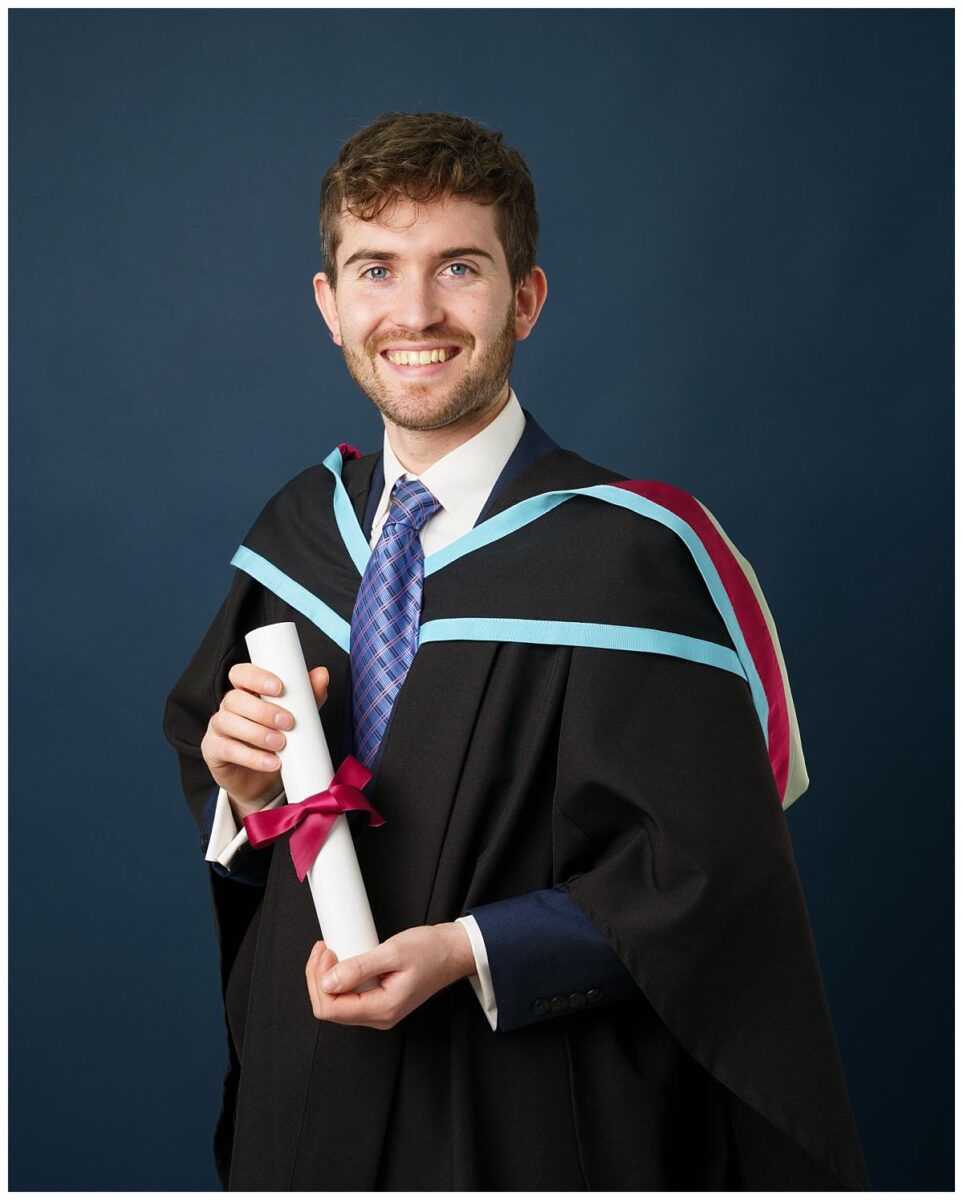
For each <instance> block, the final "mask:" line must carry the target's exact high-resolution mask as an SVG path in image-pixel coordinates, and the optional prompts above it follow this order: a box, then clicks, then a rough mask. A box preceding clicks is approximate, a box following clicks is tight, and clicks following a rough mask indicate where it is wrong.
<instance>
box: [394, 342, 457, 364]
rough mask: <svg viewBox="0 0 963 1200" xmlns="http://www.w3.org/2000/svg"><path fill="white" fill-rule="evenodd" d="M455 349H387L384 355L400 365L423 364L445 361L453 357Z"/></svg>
mask: <svg viewBox="0 0 963 1200" xmlns="http://www.w3.org/2000/svg"><path fill="white" fill-rule="evenodd" d="M454 354H455V351H452V350H443V349H438V348H437V347H436V348H435V349H434V350H388V351H386V352H385V357H386V358H387V359H388V361H389V362H393V363H397V364H398V366H400V367H413V366H419V367H420V366H425V365H427V364H428V363H435V362H447V361H448V359H449V358H453V357H454Z"/></svg>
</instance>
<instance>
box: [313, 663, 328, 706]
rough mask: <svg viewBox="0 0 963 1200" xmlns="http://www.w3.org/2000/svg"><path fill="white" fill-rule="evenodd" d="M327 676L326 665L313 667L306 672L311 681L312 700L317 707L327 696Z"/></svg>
mask: <svg viewBox="0 0 963 1200" xmlns="http://www.w3.org/2000/svg"><path fill="white" fill-rule="evenodd" d="M329 678H330V676H329V674H328V668H327V667H315V668H314V670H313V671H309V672H308V679H310V681H311V690H312V691H313V692H314V701H315V703H316V704H317V706H318V708H320V707H321V705H322V704H324V702H325V700H327V698H328V680H329Z"/></svg>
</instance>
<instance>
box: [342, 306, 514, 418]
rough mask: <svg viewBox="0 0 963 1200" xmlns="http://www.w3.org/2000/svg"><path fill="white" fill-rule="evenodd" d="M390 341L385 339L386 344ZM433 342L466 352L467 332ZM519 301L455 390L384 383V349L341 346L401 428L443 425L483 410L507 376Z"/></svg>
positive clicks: (358, 378) (365, 387) (362, 384)
mask: <svg viewBox="0 0 963 1200" xmlns="http://www.w3.org/2000/svg"><path fill="white" fill-rule="evenodd" d="M419 337H421V338H422V339H424V334H423V333H422V334H420V335H416V336H415V337H411V336H410V335H408V336H406V335H403V334H402V335H399V336H397V337H396V338H395V339H394V340H395V341H403V342H415V341H417V340H418V338H419ZM385 344H387V345H391V342H390V341H389V342H387V343H385V342H384V340H383V339H382V345H385ZM434 344H441V345H444V344H449V345H456V346H460V347H461V353H462V354H464V353H465V345H464V338H463V335H456V336H451V335H449V334H446V333H445V332H444V331H442V332H441V333H439V334H438V336H437V337H435V338H434ZM515 346H516V338H515V304H514V301H513V302H512V303H511V304H510V305H509V307H508V311H507V312H506V314H505V321H504V323H503V325H502V329H501V332H500V333H499V335H498V337H497V338H496V339H495V341H494V342H493V343H492V345H491V346H490V348H489V349H488V350H487V351H486V352H485V354H484V355H482V357H481V358H479V359H477V360H475V361H473V362H472V365H471V366H470V367H469V368H468V370H466V371H464V372H463V373H462V375H461V376H460V378H459V379H458V381H457V382H456V383H455V384H454V385H450V390H448V391H445V390H443V388H442V387H440V386H439V385H438V383H437V381H436V380H434V379H426V380H423V381H417V380H414V379H413V380H411V381H405V380H404V379H402V378H400V377H399V380H398V383H397V385H396V386H394V387H392V386H391V385H390V384H388V383H385V381H384V380H383V379H382V377H381V376H380V375H379V374H378V368H377V367H376V366H375V365H374V359H375V358H377V357H379V355H380V351H379V350H378V348H377V347H375V346H373V345H367V344H366V345H365V346H364V348H363V349H362V350H361V351H357V350H354V349H353V348H351V347H349V346H348V345H347V344H343V345H342V347H341V351H342V353H343V355H344V363H345V366H346V367H347V368H348V374H349V375H350V376H351V378H352V379H353V380H354V382H355V383H356V384H357V385H358V387H359V388H360V389H361V391H363V392H364V394H365V395H366V396H367V397H368V399H369V400H371V402H372V403H373V404H374V405H375V407H376V408H377V409H378V411H379V412H380V413H381V415H382V416H383V417H385V418H386V419H387V420H389V421H391V422H392V423H393V424H394V425H397V426H399V427H400V428H401V429H414V430H428V429H442V428H444V427H445V426H446V425H453V424H454V423H455V422H457V421H460V420H461V419H462V418H465V417H471V416H473V415H476V414H478V413H481V412H484V411H485V409H486V408H488V407H489V406H490V405H491V404H492V403H493V402H494V401H495V400H496V398H497V397H498V396H499V395H500V394H501V391H502V389H503V388H504V386H505V384H506V383H507V382H508V374H509V371H510V370H511V365H512V359H513V357H514V355H515Z"/></svg>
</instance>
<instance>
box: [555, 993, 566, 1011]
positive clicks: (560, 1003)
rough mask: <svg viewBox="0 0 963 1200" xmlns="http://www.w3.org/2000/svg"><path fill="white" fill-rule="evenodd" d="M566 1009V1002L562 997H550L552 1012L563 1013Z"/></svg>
mask: <svg viewBox="0 0 963 1200" xmlns="http://www.w3.org/2000/svg"><path fill="white" fill-rule="evenodd" d="M567 1008H568V1001H567V1000H566V999H565V997H564V996H553V997H552V1012H564V1011H565V1009H567Z"/></svg>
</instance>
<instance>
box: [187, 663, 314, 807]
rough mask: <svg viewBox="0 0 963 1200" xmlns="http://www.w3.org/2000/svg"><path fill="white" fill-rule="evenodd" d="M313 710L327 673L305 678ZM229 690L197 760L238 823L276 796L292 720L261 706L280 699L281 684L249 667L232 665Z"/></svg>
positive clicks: (282, 710)
mask: <svg viewBox="0 0 963 1200" xmlns="http://www.w3.org/2000/svg"><path fill="white" fill-rule="evenodd" d="M308 678H309V679H310V680H311V687H312V689H313V690H314V698H315V700H316V702H317V705H318V708H320V707H321V706H322V704H324V702H325V700H326V699H327V697H328V670H327V668H326V667H315V668H314V670H313V671H309V672H308ZM228 679H229V680H230V681H231V683H233V684H234V687H233V689H232V690H231V691H229V692H228V693H227V694H226V695H225V696H224V699H223V700H222V701H221V707H220V708H219V709H218V710H217V712H216V713H215V714H214V715H213V716H212V717H211V719H210V721H208V723H207V732H206V733H205V734H204V737H203V739H202V740H201V754H202V755H203V757H204V761H205V762H206V763H207V767H208V770H209V771H210V772H211V775H212V776H213V778H214V782H215V783H216V784H217V785H218V787H222V788H224V790H225V791H226V792H227V794H228V797H229V798H230V801H231V807H232V808H233V810H234V813H235V815H236V816H237V817H238V818H239V819H243V818H244V817H246V816H248V814H250V813H253V812H257V811H258V809H260V808H263V806H264V805H265V804H267V802H268V801H269V800H272V799H273V798H274V797H275V796H277V795H278V794H279V793H280V792H281V787H282V785H281V760H280V759H279V758H278V757H277V754H276V753H275V751H277V750H281V749H282V748H283V747H284V743H285V740H286V739H285V736H284V733H285V731H287V730H290V729H293V728H294V718H293V717H292V716H291V714H290V713H289V712H288V710H287V709H286V708H281V706H280V705H277V704H271V703H270V702H269V701H267V700H262V699H261V696H262V695H272V696H280V694H281V686H282V685H281V680H280V679H278V677H277V676H276V675H272V674H271V673H270V672H269V671H265V670H263V669H262V668H261V667H256V666H254V664H253V663H236V664H235V665H234V666H233V667H231V669H230V671H229V672H228Z"/></svg>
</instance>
